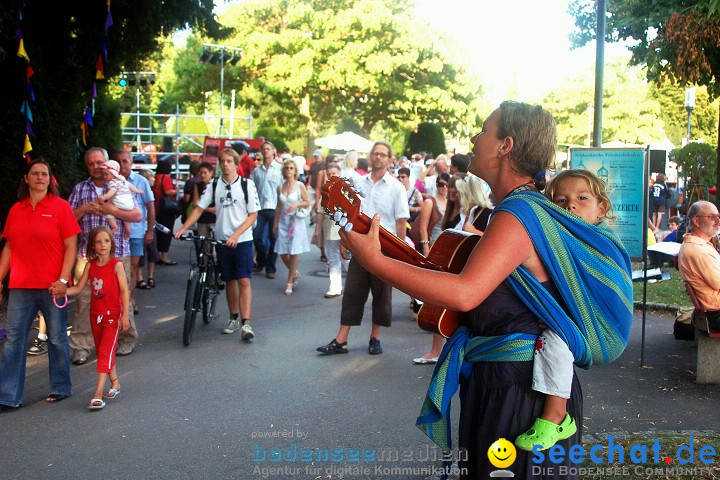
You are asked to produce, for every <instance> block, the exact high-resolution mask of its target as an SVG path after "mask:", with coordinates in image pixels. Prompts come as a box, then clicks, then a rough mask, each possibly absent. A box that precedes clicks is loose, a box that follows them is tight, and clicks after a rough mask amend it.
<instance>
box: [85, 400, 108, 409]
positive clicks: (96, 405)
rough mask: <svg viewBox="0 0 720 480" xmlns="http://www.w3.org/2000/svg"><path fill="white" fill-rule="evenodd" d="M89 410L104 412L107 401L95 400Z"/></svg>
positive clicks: (91, 401)
mask: <svg viewBox="0 0 720 480" xmlns="http://www.w3.org/2000/svg"><path fill="white" fill-rule="evenodd" d="M87 408H88V410H102V409H103V408H105V401H104V400H103V399H102V398H93V399H92V400H90V403H88V406H87Z"/></svg>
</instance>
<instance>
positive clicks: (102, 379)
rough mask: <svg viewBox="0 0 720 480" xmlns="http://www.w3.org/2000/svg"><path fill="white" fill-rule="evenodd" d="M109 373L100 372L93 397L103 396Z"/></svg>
mask: <svg viewBox="0 0 720 480" xmlns="http://www.w3.org/2000/svg"><path fill="white" fill-rule="evenodd" d="M107 379H108V374H107V373H102V372H98V381H97V386H96V387H95V393H94V394H93V398H102V394H103V390H105V384H106V383H107Z"/></svg>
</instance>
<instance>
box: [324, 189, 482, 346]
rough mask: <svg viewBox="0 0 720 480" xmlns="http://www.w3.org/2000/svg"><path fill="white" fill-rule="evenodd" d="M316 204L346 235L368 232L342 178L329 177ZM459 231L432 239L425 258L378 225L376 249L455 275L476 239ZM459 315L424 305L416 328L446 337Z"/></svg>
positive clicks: (353, 195) (354, 197)
mask: <svg viewBox="0 0 720 480" xmlns="http://www.w3.org/2000/svg"><path fill="white" fill-rule="evenodd" d="M320 193H321V195H322V199H321V201H320V204H321V205H322V206H323V207H324V208H325V211H326V212H327V214H328V215H330V217H331V218H332V219H333V221H335V223H337V224H338V225H340V226H341V227H342V228H343V229H345V231H346V232H349V231H351V230H354V231H356V232H358V233H367V232H368V231H370V224H371V219H370V217H368V216H367V215H365V214H364V213H362V212H361V211H360V202H361V199H360V197H359V196H358V194H357V192H356V191H355V190H354V189H353V188H352V186H351V185H349V184H348V181H347V180H346V179H343V178H340V177H337V176H333V177H331V178H330V180H328V181H327V182H326V183H325V184H324V185H323V186H322V187H321V189H320ZM480 238H481V237H480V236H479V235H474V234H471V233H468V232H464V231H461V230H455V229H449V230H445V231H443V233H442V234H441V235H440V236H439V237H438V239H437V240H435V243H434V244H433V246H432V248H431V249H430V252H429V253H428V256H427V257H425V256H423V255H422V254H421V253H419V252H418V251H416V250H415V249H414V248H412V247H410V245H408V244H407V243H405V241H403V240H401V239H399V238H398V237H397V236H396V235H394V234H392V233H390V231H388V230H387V229H386V228H384V227H383V226H380V249H381V250H382V253H383V254H385V255H387V256H388V257H391V258H394V259H396V260H400V261H401V262H405V263H409V264H410V265H415V266H416V267H420V268H425V269H428V270H435V271H439V272H449V273H455V274H458V273H460V272H461V271H462V269H463V268H464V266H465V262H466V261H467V259H468V257H469V256H470V252H472V250H473V248H475V245H476V244H477V242H478V241H479V240H480ZM461 315H462V313H461V312H456V311H453V310H448V309H445V308H441V307H437V306H433V305H429V304H427V303H424V304H423V305H422V307H421V308H420V311H419V312H418V319H417V322H418V325H419V326H420V328H422V329H423V330H426V331H428V332H432V333H438V334H440V335H442V336H443V337H445V338H449V337H450V336H451V335H452V334H453V333H454V332H455V330H456V329H457V328H458V327H459V326H460V325H461V320H460V316H461Z"/></svg>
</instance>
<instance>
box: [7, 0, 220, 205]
mask: <svg viewBox="0 0 720 480" xmlns="http://www.w3.org/2000/svg"><path fill="white" fill-rule="evenodd" d="M11 3H12V5H13V6H12V7H10V4H8V5H6V8H4V9H1V10H2V12H1V13H0V71H2V72H3V75H2V76H0V91H2V92H3V107H4V108H3V113H4V114H3V115H0V149H1V151H2V152H3V156H2V159H0V168H1V169H2V172H3V176H4V178H6V179H9V181H7V182H1V183H0V218H3V217H4V215H5V213H6V212H7V210H8V209H9V207H10V205H11V204H12V202H13V201H14V199H15V187H16V186H17V183H16V180H17V179H19V178H20V176H21V173H22V169H23V167H24V164H25V162H24V160H23V158H22V148H23V139H24V135H25V122H24V119H23V117H22V115H21V114H20V112H19V110H20V105H21V104H22V101H23V99H24V95H25V79H24V72H25V62H24V60H23V59H21V58H19V57H17V56H16V54H15V52H16V51H17V48H18V42H17V41H16V40H15V39H14V34H15V27H16V26H17V19H18V14H19V12H18V10H17V7H16V6H17V4H18V3H20V2H11ZM212 8H213V2H212V1H211V0H170V1H167V0H146V1H144V2H142V5H141V8H140V4H139V3H138V2H135V1H131V0H113V2H112V4H111V12H112V17H113V20H114V25H113V26H112V27H110V30H109V36H108V42H107V50H108V56H109V60H110V62H109V63H107V64H106V65H105V76H106V78H112V77H114V76H115V75H117V74H118V73H119V72H120V71H122V70H123V69H135V67H136V66H138V65H139V64H140V62H141V60H142V59H143V58H145V57H147V56H148V55H149V54H151V53H152V52H154V51H155V49H156V48H157V46H158V38H160V37H159V35H160V34H161V33H162V32H170V31H173V30H174V29H176V28H178V27H185V26H193V27H197V28H200V29H203V30H206V31H210V32H212V33H214V34H222V33H223V32H222V31H221V29H220V28H219V25H218V24H217V23H216V22H215V19H214V17H213V16H212ZM22 13H23V24H22V31H23V34H24V43H25V49H26V51H27V53H28V55H29V57H30V65H31V66H32V68H33V70H34V72H35V75H34V76H33V77H32V80H31V83H32V86H33V89H34V91H35V96H36V101H35V102H34V103H32V104H31V105H30V106H31V109H32V113H33V117H34V123H33V129H34V131H35V133H36V135H37V137H36V138H32V139H31V141H32V146H33V148H34V151H33V154H34V155H38V154H42V155H43V156H44V157H46V158H47V159H48V160H49V161H51V162H52V163H53V164H54V166H55V172H56V173H57V174H58V175H57V177H58V180H59V182H60V186H61V190H62V193H64V194H67V193H68V191H69V186H71V185H72V184H74V183H75V182H76V181H77V180H79V179H80V178H82V177H84V176H85V175H87V172H86V171H83V170H84V169H83V167H82V160H81V153H82V148H81V147H80V145H81V143H80V124H81V123H82V112H83V108H84V107H85V105H88V104H89V103H90V100H91V99H90V95H91V89H92V81H93V79H94V78H95V63H96V61H97V58H98V54H99V53H100V51H101V44H102V35H103V26H104V24H105V19H106V15H107V5H106V2H98V1H90V0H77V1H72V2H57V1H50V0H38V1H33V2H22ZM106 85H107V81H106V80H99V81H98V82H97V90H98V92H97V93H98V100H96V105H95V107H96V111H97V112H98V113H97V114H98V115H99V117H97V118H96V119H95V121H94V128H93V130H92V131H91V133H90V137H89V143H91V144H93V143H94V144H97V143H99V142H109V141H113V142H115V141H117V138H118V137H117V135H118V132H119V130H118V129H119V123H118V122H117V107H114V106H112V105H111V102H110V101H107V102H106V101H105V99H103V98H102V97H103V96H104V95H106V91H107V89H106V88H107V87H106ZM101 99H102V100H101ZM108 122H112V123H108ZM103 146H107V145H103ZM113 146H115V145H113Z"/></svg>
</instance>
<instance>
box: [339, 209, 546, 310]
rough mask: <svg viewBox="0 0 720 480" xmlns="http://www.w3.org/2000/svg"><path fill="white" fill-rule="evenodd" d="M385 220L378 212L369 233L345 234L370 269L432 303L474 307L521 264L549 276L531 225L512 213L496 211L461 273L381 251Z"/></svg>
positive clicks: (453, 307) (540, 276)
mask: <svg viewBox="0 0 720 480" xmlns="http://www.w3.org/2000/svg"><path fill="white" fill-rule="evenodd" d="M379 225H380V217H379V216H377V215H376V216H375V217H373V222H372V227H371V229H370V232H369V233H368V234H366V235H363V234H359V233H356V232H350V233H346V232H345V231H344V230H341V231H340V235H341V237H342V239H343V241H344V242H345V245H347V246H348V248H349V249H350V251H352V253H353V257H354V258H356V259H357V260H358V261H359V262H360V263H361V264H362V265H363V267H365V268H366V269H367V270H368V271H369V272H371V273H373V274H374V275H376V276H378V277H379V278H380V279H382V280H383V281H385V282H387V283H389V284H391V285H392V286H394V287H395V288H397V289H399V290H402V291H403V292H405V293H407V294H408V295H410V296H411V297H414V298H418V299H420V300H422V301H424V302H427V303H429V304H431V305H436V306H439V307H443V308H449V309H451V310H456V311H460V312H466V311H469V310H471V309H473V308H475V307H476V306H477V305H479V304H480V303H482V302H483V301H484V300H485V299H486V298H487V297H488V295H490V293H492V292H493V291H494V290H495V289H496V288H497V286H498V285H500V283H501V282H502V281H504V280H505V279H506V278H507V277H508V276H509V275H510V274H511V273H512V272H513V270H515V269H516V268H517V267H518V266H519V265H524V266H525V267H527V268H528V269H529V271H530V273H531V274H533V275H534V276H535V278H537V279H538V281H541V282H543V281H545V280H547V279H548V275H547V272H546V270H545V268H544V266H543V265H542V262H541V261H540V259H539V257H538V255H537V252H536V251H535V249H534V247H533V244H532V241H531V240H530V237H529V236H528V234H527V232H526V231H525V228H524V227H523V226H522V224H521V223H520V222H519V221H518V220H517V219H516V218H515V217H514V216H513V215H511V214H509V213H506V212H498V213H496V214H495V215H494V217H493V220H492V222H491V223H490V225H489V226H488V228H487V229H486V230H485V235H484V236H483V239H482V241H480V242H478V244H477V245H476V246H475V249H474V250H473V251H472V253H471V254H470V257H469V258H468V260H467V262H466V264H465V267H464V269H463V271H462V272H461V273H460V274H458V275H455V274H452V273H445V272H436V271H431V270H425V269H423V268H420V267H415V266H413V265H410V264H407V263H404V262H401V261H398V260H394V259H392V258H389V257H386V256H384V255H383V254H382V253H381V252H380V241H379V236H378V230H379ZM447 292H453V294H452V295H448V294H447Z"/></svg>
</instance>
